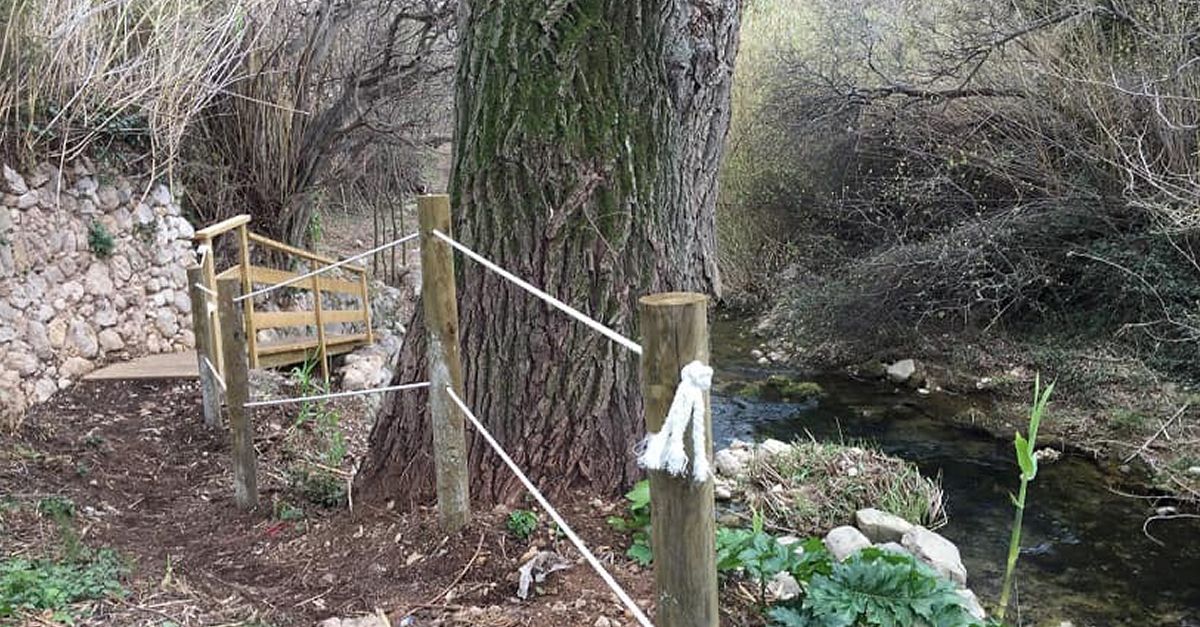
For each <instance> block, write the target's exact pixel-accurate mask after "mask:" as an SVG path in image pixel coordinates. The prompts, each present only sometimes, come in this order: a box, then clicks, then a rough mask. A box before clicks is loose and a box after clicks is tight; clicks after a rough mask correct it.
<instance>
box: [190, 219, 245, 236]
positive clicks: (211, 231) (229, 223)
mask: <svg viewBox="0 0 1200 627" xmlns="http://www.w3.org/2000/svg"><path fill="white" fill-rule="evenodd" d="M249 223H250V216H249V215H247V214H244V213H243V214H242V215H240V216H233V217H232V218H229V219H228V220H222V221H220V222H218V223H216V224H214V225H212V226H206V227H204V228H202V229H200V230H199V231H196V235H194V236H193V237H192V239H195V240H204V239H212V238H214V237H216V236H218V235H220V234H222V233H224V232H226V231H232V230H234V229H236V228H238V227H239V226H244V225H247V224H249Z"/></svg>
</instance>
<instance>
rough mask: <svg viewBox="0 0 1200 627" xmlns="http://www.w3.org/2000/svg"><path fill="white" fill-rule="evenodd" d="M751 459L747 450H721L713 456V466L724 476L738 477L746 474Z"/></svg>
mask: <svg viewBox="0 0 1200 627" xmlns="http://www.w3.org/2000/svg"><path fill="white" fill-rule="evenodd" d="M749 458H750V453H749V451H747V450H745V449H733V448H726V449H721V450H719V451H717V453H716V454H715V455H713V466H714V467H716V469H717V472H718V473H720V474H721V475H722V476H725V477H730V478H733V477H738V476H741V475H742V474H744V473H745V471H746V462H748V461H749Z"/></svg>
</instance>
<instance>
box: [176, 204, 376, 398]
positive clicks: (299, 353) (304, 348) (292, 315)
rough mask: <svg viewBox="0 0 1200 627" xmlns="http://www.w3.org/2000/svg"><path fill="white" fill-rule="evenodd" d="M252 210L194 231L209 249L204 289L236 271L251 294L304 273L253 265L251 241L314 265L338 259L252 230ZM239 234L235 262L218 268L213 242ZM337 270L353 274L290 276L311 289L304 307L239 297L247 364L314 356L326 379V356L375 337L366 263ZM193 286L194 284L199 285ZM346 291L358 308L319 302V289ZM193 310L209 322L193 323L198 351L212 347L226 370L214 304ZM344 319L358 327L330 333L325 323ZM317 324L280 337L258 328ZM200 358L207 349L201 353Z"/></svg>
mask: <svg viewBox="0 0 1200 627" xmlns="http://www.w3.org/2000/svg"><path fill="white" fill-rule="evenodd" d="M249 225H250V216H248V215H240V216H235V217H233V218H229V219H228V220H225V221H222V222H218V223H217V224H214V225H212V226H209V227H207V228H203V229H200V230H198V231H196V235H195V238H194V239H195V241H196V244H197V245H199V246H202V247H207V250H208V253H207V254H205V255H204V256H203V259H202V262H201V265H200V273H199V274H200V277H201V282H200V288H203V290H204V291H206V292H207V293H208V294H215V293H216V291H217V279H220V278H231V277H237V278H240V279H241V284H242V285H241V287H242V293H243V294H249V293H250V292H251V291H252V290H253V289H254V286H255V285H275V284H278V283H283V282H285V281H292V280H294V279H297V278H299V277H301V276H302V274H304V273H296V272H291V271H289V270H281V269H278V268H269V267H266V266H261V265H255V264H253V263H252V262H251V255H250V252H251V250H250V247H251V245H252V244H253V245H254V246H258V247H260V248H263V249H267V250H271V251H273V252H275V253H280V254H282V255H283V256H292V257H299V258H301V259H303V260H305V261H306V262H308V264H309V265H310V266H311V269H312V270H318V269H320V268H322V267H325V266H330V265H333V264H335V263H337V260H336V259H332V258H330V257H326V256H324V255H321V254H318V253H315V252H312V251H310V250H305V249H303V248H297V247H295V246H291V245H289V244H285V243H283V242H279V241H275V240H273V239H271V238H269V237H265V236H263V235H259V234H258V233H253V232H251V231H250V229H249ZM226 234H228V235H230V236H233V237H236V238H237V250H238V255H237V260H238V263H236V264H233V265H231V266H229V267H227V268H224V269H221V270H218V269H217V261H216V255H215V254H214V253H215V248H214V244H215V243H216V241H217V239H218V238H219V237H221V236H222V235H226ZM338 270H342V271H345V272H348V273H349V274H350V275H351V276H352V277H353V278H352V279H351V280H346V279H337V278H333V277H331V276H329V273H325V274H321V275H318V276H313V277H309V278H306V279H304V280H302V281H298V282H294V283H292V284H290V285H289V286H288V287H289V288H291V289H298V290H306V291H309V292H311V293H312V295H313V298H312V303H313V306H312V309H311V310H304V311H255V308H254V299H253V298H247V299H245V300H243V301H242V312H243V316H242V318H243V321H244V324H245V327H246V329H245V330H246V350H247V354H248V358H249V362H250V367H251V368H270V367H277V366H286V365H290V364H295V363H300V362H303V361H306V360H307V359H310V358H312V357H316V358H317V359H318V363H319V365H320V369H321V376H322V378H323V379H324V380H325V383H326V384H328V383H329V357H331V356H332V355H336V354H339V353H344V352H349V351H352V350H354V349H355V348H357V347H359V346H362V345H364V344H370V343H371V342H373V341H374V340H375V338H374V334H373V332H372V330H371V298H370V293H369V291H368V288H367V269H366V268H365V267H363V266H357V265H350V264H346V265H342V266H339V268H338ZM200 288H197V287H196V286H192V289H193V290H197V289H200ZM327 293H328V294H347V295H350V296H356V297H358V301H359V307H360V308H359V309H326V307H325V304H324V303H323V302H322V295H323V294H327ZM193 315H194V316H195V315H206V316H207V322H208V324H207V325H196V328H197V331H198V332H203V333H205V334H206V336H207V337H205V338H203V340H206V341H202V338H197V342H196V344H197V347H198V349H199V347H207V348H206V349H200V350H199V352H201V353H205V352H206V353H211V355H208V356H209V357H210V358H211V361H212V363H213V366H214V367H215V369H216V370H217V372H218V374H221V373H224V372H225V364H224V358H223V355H222V354H223V351H222V346H221V329H222V327H221V319H220V316H219V315H218V313H217V312H216V308H215V307H208V308H206V310H205V311H203V312H193ZM344 323H362V325H363V327H364V330H363V332H361V333H337V334H330V333H329V331H328V329H327V328H326V327H327V325H330V324H344ZM295 327H315V328H316V335H315V336H307V335H305V336H298V337H289V338H285V339H283V340H281V341H278V342H264V343H262V344H260V343H259V341H258V331H261V330H264V329H279V328H295ZM200 357H201V358H203V357H205V355H200Z"/></svg>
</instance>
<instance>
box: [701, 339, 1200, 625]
mask: <svg viewBox="0 0 1200 627" xmlns="http://www.w3.org/2000/svg"><path fill="white" fill-rule="evenodd" d="M745 327H746V325H745V323H738V322H728V321H718V322H714V324H713V329H712V348H713V365H714V367H715V368H716V371H717V375H716V379H715V383H716V386H717V387H718V388H719V389H737V386H736V385H732V384H734V383H735V382H745V381H756V380H763V379H765V378H766V377H767V376H769V375H771V374H787V375H789V376H797V377H802V378H807V379H810V380H815V381H817V382H818V383H820V384H821V386H822V387H823V388H824V389H825V392H826V397H825V398H824V399H822V400H821V401H820V402H819V403H810V404H804V405H797V404H784V403H767V402H760V401H755V400H750V399H745V398H739V397H734V396H730V395H726V394H722V393H719V392H717V393H714V394H713V403H712V405H713V423H714V426H713V429H714V433H715V436H716V439H717V446H718V447H720V446H724V445H727V444H728V442H729V440H730V439H732V438H735V437H737V438H742V439H760V440H761V439H763V438H767V437H774V438H778V439H781V440H785V441H789V440H794V439H797V438H808V437H810V434H811V437H814V438H816V439H818V440H821V441H834V442H837V441H842V442H863V441H866V442H870V443H874V444H875V445H877V446H878V447H879V448H881V449H882V450H884V451H885V452H887V453H889V454H892V455H896V456H898V457H901V458H904V459H906V460H909V461H912V462H914V463H916V464H917V466H918V467H920V469H921V471H922V472H923V473H924V474H926V475H928V476H937V475H939V474H940V475H941V479H942V486H943V488H944V490H945V493H946V507H947V509H948V511H949V516H950V522H949V524H948V525H946V526H945V527H944V528H942V529H940V530H939V532H940V533H942V534H943V535H945V536H946V537H947V538H949V539H950V540H952V541H954V542H955V543H956V544H957V545H958V547H959V549H960V551H961V552H962V556H963V562H964V564H965V565H966V567H967V571H968V573H969V577H970V579H969V581H968V584H969V585H970V587H971V588H972V589H974V590H975V592H976V593H977V594H978V595H979V596H980V598H981V599H982V600H984V602H985V604H987V602H989V601H991V602H994V601H995V599H996V598H997V597H998V596H999V588H1000V580H1001V578H1002V576H1003V572H1004V560H1005V557H1006V555H1007V550H1008V540H1009V533H1010V530H1011V524H1012V515H1013V507H1012V504H1011V502H1010V501H1009V493H1010V492H1015V491H1016V489H1017V467H1016V463H1015V461H1014V459H1013V446H1012V442H1011V440H1001V439H997V438H995V437H993V436H992V435H990V434H988V433H986V432H984V431H982V430H974V429H970V428H968V427H963V426H956V425H954V424H951V423H950V421H948V420H946V417H947V416H950V415H961V414H962V413H964V412H967V411H971V410H972V409H973V410H975V411H988V409H989V408H988V406H987V404H986V402H984V401H971V400H966V399H963V398H961V397H951V396H946V395H938V394H933V395H929V396H920V395H917V394H915V393H914V392H912V391H909V390H900V391H898V390H896V389H895V388H893V387H892V386H890V385H886V384H880V383H876V382H861V381H854V380H852V379H850V378H848V377H846V376H844V375H838V374H831V375H824V376H816V377H812V376H806V375H804V374H802V373H795V372H788V371H786V370H782V369H779V368H777V367H774V366H758V365H756V364H755V363H754V361H753V360H752V359H751V357H750V355H749V350H750V348H752V346H753V344H752V343H751V342H749V341H747V340H746V339H745V336H746V334H745V333H743V330H744V329H745ZM726 386H731V387H730V388H727V387H726ZM972 403H976V404H977V405H976V406H975V407H972V406H971V405H972ZM1052 410H1053V404H1051V415H1050V417H1048V418H1047V420H1052V419H1053V413H1052ZM1112 480H1113V476H1112V475H1111V474H1110V473H1108V472H1106V471H1105V470H1104V469H1103V468H1102V467H1101V466H1099V465H1097V464H1096V463H1094V462H1093V461H1091V460H1089V459H1085V458H1082V457H1078V456H1072V455H1064V456H1063V457H1062V458H1061V459H1060V460H1059V461H1057V462H1055V463H1053V464H1044V465H1043V466H1042V467H1041V469H1040V470H1039V473H1038V477H1037V480H1036V481H1035V482H1034V484H1033V485H1032V486H1031V487H1030V491H1029V497H1028V501H1027V505H1028V507H1027V510H1026V512H1025V526H1024V533H1023V536H1022V542H1021V546H1022V555H1021V559H1020V562H1019V564H1018V580H1017V591H1016V592H1017V594H1018V596H1017V598H1018V600H1019V604H1020V620H1012V621H1011V622H1012V624H1014V625H1018V624H1020V625H1036V626H1039V627H1040V626H1042V625H1053V626H1055V627H1057V626H1058V625H1059V624H1060V622H1061V621H1071V623H1072V624H1073V625H1075V626H1076V627H1082V626H1084V625H1097V626H1099V625H1114V626H1115V625H1122V626H1126V625H1127V626H1142V625H1181V626H1186V627H1200V520H1195V519H1190V520H1189V519H1177V520H1168V521H1157V522H1152V523H1150V526H1149V531H1150V533H1152V534H1153V535H1154V537H1155V538H1156V539H1157V540H1158V541H1159V542H1161V544H1159V543H1156V542H1155V541H1154V540H1151V539H1150V538H1148V537H1147V536H1146V535H1145V534H1143V531H1142V525H1143V523H1144V522H1145V521H1146V519H1147V517H1149V516H1152V515H1154V509H1153V507H1151V505H1150V501H1147V500H1141V499H1135V498H1128V497H1124V496H1120V495H1118V494H1116V493H1115V492H1113V491H1112V490H1110V485H1112V483H1113V481H1112ZM1009 617H1010V618H1011V619H1017V616H1016V615H1014V614H1013V613H1011V612H1010V614H1009Z"/></svg>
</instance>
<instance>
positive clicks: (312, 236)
mask: <svg viewBox="0 0 1200 627" xmlns="http://www.w3.org/2000/svg"><path fill="white" fill-rule="evenodd" d="M324 232H325V229H324V226H323V225H322V223H321V214H319V213H317V212H315V211H314V212H313V214H312V216H310V217H309V218H308V241H309V243H312V244H315V243H317V242H319V241H321V235H323V234H324Z"/></svg>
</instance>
